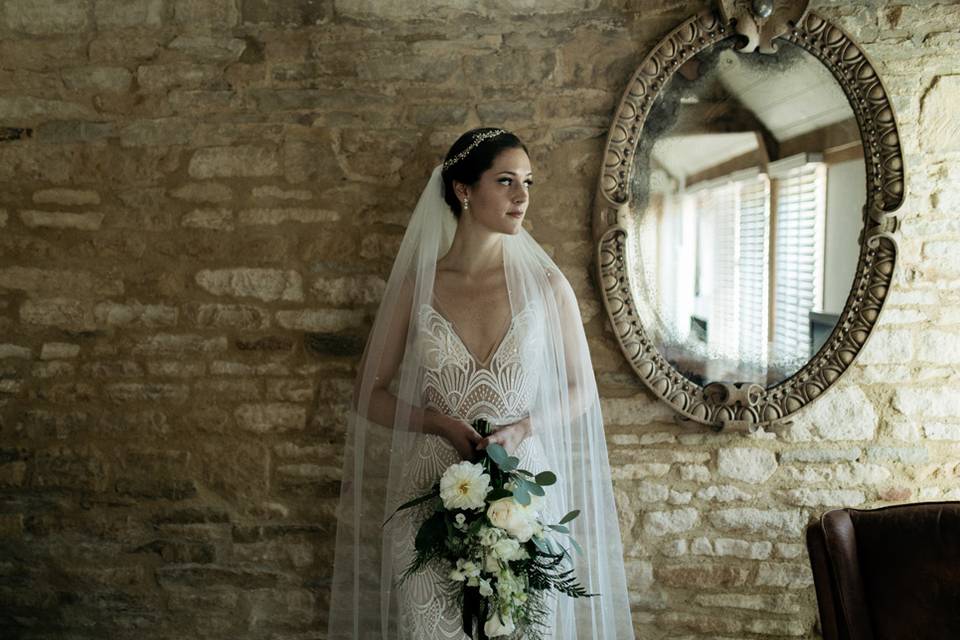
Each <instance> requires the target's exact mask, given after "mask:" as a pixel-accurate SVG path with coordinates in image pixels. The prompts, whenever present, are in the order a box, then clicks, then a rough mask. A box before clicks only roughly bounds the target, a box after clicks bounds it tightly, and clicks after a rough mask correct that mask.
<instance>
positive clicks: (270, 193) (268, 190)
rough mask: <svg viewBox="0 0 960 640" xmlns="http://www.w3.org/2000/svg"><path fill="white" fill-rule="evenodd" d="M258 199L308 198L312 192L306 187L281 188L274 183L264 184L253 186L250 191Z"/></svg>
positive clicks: (311, 196) (311, 195)
mask: <svg viewBox="0 0 960 640" xmlns="http://www.w3.org/2000/svg"><path fill="white" fill-rule="evenodd" d="M250 195H252V196H253V197H254V198H257V199H258V200H301V201H302V200H310V199H311V198H313V194H312V193H310V191H308V190H306V189H281V188H280V187H277V186H276V185H272V184H266V185H263V186H262V187H254V188H253V190H252V191H251V192H250Z"/></svg>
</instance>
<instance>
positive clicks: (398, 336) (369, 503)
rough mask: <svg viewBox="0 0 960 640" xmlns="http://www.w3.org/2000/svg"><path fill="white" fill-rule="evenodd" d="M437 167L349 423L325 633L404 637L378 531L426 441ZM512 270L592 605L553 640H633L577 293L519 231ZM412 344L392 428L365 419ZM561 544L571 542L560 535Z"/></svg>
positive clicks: (577, 602) (560, 499)
mask: <svg viewBox="0 0 960 640" xmlns="http://www.w3.org/2000/svg"><path fill="white" fill-rule="evenodd" d="M441 168H442V166H437V167H436V168H435V169H434V170H433V173H432V175H431V176H430V179H429V181H428V182H427V185H426V187H425V189H424V190H423V193H422V194H421V196H420V199H419V201H418V203H417V205H416V208H415V210H414V212H413V216H412V218H411V220H410V223H409V225H408V227H407V231H406V233H405V235H404V238H403V241H402V243H401V245H400V249H399V252H398V255H397V258H396V260H395V262H394V264H393V268H392V270H391V272H390V277H389V280H388V282H387V286H386V290H385V293H384V296H383V299H382V301H381V303H380V306H379V309H378V311H377V315H376V319H375V321H374V324H373V328H372V330H371V332H370V335H369V337H368V339H367V344H366V348H365V349H364V354H363V358H362V360H361V364H360V367H359V371H358V374H357V379H356V388H355V393H354V403H353V407H352V411H351V413H350V415H349V422H348V425H347V439H346V447H345V450H344V458H343V473H342V485H341V493H340V502H339V506H338V508H337V537H336V547H335V558H334V572H333V579H332V583H331V598H330V610H329V611H330V614H329V626H328V638H330V639H331V640H334V639H336V640H341V639H347V638H349V639H352V640H357V639H367V638H370V639H373V638H377V639H381V638H382V639H386V638H399V637H403V634H402V629H398V626H397V597H396V593H397V589H398V588H403V587H396V586H395V582H396V579H397V577H398V576H396V575H395V574H394V571H393V569H392V567H393V562H392V560H393V558H392V557H391V553H392V551H391V546H392V545H391V544H390V542H391V541H390V535H391V528H390V526H389V525H388V526H387V527H386V528H384V527H382V524H383V522H384V521H385V520H387V518H388V517H389V516H390V514H392V513H393V511H394V510H395V509H396V507H397V506H398V505H399V502H398V495H397V491H396V489H397V487H398V484H399V479H400V478H401V477H402V470H403V465H404V462H405V461H406V460H407V459H408V455H409V454H410V452H411V451H412V447H413V446H414V444H415V443H416V442H417V438H421V437H424V436H423V434H422V433H419V432H418V428H417V427H416V426H415V425H418V424H420V421H419V419H418V418H419V416H420V415H422V413H421V412H422V411H423V410H422V408H421V404H422V402H421V398H420V397H419V385H420V369H421V362H420V361H419V355H418V354H417V353H416V350H415V349H414V348H412V344H413V341H414V338H415V336H416V332H417V322H416V317H417V310H418V309H420V308H421V306H422V305H424V304H428V303H429V301H430V296H431V293H432V291H433V285H434V278H435V275H436V265H437V260H438V258H439V257H442V256H443V255H444V254H445V253H446V252H447V251H448V250H449V248H450V244H451V242H452V239H453V234H454V232H455V231H456V219H455V218H454V216H453V215H452V213H451V211H450V209H449V207H448V206H447V204H446V203H445V202H444V199H443V182H442V178H441ZM503 256H504V272H505V275H506V280H507V288H508V291H509V297H510V307H511V310H512V312H513V313H514V314H517V313H518V312H519V311H520V310H521V309H524V308H525V307H526V306H527V305H528V304H530V303H532V304H534V305H536V308H538V309H541V310H542V314H541V315H542V319H541V320H542V323H543V324H542V326H541V330H542V335H543V336H544V337H545V340H544V344H545V348H544V349H542V353H541V354H540V356H541V357H540V358H539V360H538V361H537V362H536V363H527V366H533V367H536V369H535V375H536V376H537V379H538V385H537V391H536V396H535V399H534V401H533V403H532V408H531V411H530V421H531V426H532V429H533V430H534V431H535V432H536V433H537V434H538V436H539V437H540V439H541V441H542V442H543V444H544V448H545V451H546V455H547V459H548V468H549V469H551V470H552V471H554V472H555V473H556V475H557V477H558V482H557V484H556V485H555V486H554V487H551V489H553V492H552V495H553V499H554V500H555V501H556V503H557V504H556V510H555V512H556V513H566V512H567V511H569V510H571V509H579V510H580V512H581V513H580V516H579V517H577V518H576V519H575V520H574V521H573V522H572V534H573V536H574V537H575V539H576V540H577V541H578V542H579V543H580V544H581V546H582V547H583V550H584V553H583V554H582V555H579V554H577V553H573V556H574V558H575V559H576V567H575V568H576V571H577V574H578V576H579V578H580V581H581V583H582V584H583V585H584V587H585V588H586V590H587V591H588V592H591V593H599V594H601V595H600V596H599V597H596V598H578V599H571V598H567V597H566V596H561V598H560V600H559V606H558V609H557V622H556V636H555V637H556V638H557V639H558V640H570V639H573V638H579V639H581V640H585V639H593V640H599V639H609V640H614V639H616V640H628V639H631V638H633V637H634V635H633V627H632V623H631V615H630V604H629V598H628V594H627V586H626V579H625V573H624V565H623V553H622V543H621V537H620V530H619V527H618V519H617V510H616V505H615V503H614V498H613V490H612V484H611V478H610V468H609V462H608V458H607V447H606V441H605V439H604V432H603V421H602V417H601V413H600V401H599V397H598V395H597V386H596V381H595V378H594V374H593V369H592V367H591V364H590V356H589V352H588V350H587V342H586V337H585V335H584V331H583V324H582V321H581V318H580V314H579V309H578V306H577V303H576V299H575V297H574V294H573V290H572V289H571V287H570V284H569V283H568V282H567V280H566V278H565V277H564V276H563V274H562V273H561V272H560V270H559V269H558V268H557V266H556V264H554V262H553V261H552V260H551V259H550V257H549V256H547V254H546V253H545V252H544V251H543V249H541V247H540V246H539V245H538V244H537V242H536V241H535V240H534V239H533V238H532V237H531V236H530V235H529V234H528V233H527V231H526V230H521V231H520V233H519V234H517V235H514V236H505V237H504V251H503ZM397 340H402V341H405V342H404V344H405V348H404V350H403V354H404V355H403V359H402V361H401V364H400V366H399V368H398V372H397V374H396V376H395V378H394V379H393V380H392V382H391V387H390V389H391V390H392V391H393V392H394V393H395V395H396V397H397V399H398V402H397V405H396V406H397V408H396V411H395V415H394V418H393V424H392V425H388V426H383V425H381V424H377V423H375V422H373V421H372V419H370V418H369V415H370V414H369V413H368V411H369V409H370V406H371V403H370V400H371V394H372V391H373V389H374V382H375V378H376V375H377V371H378V370H379V369H380V366H381V364H382V358H383V357H384V355H383V354H384V353H386V352H387V351H388V349H387V347H388V346H390V345H391V341H397ZM560 541H563V539H562V538H561V539H560Z"/></svg>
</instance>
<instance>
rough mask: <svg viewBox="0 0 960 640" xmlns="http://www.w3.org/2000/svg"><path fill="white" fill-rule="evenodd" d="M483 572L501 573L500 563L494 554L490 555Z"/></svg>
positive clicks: (484, 564) (485, 561)
mask: <svg viewBox="0 0 960 640" xmlns="http://www.w3.org/2000/svg"><path fill="white" fill-rule="evenodd" d="M483 570H484V571H486V572H487V573H497V572H498V571H500V561H499V560H497V556H495V555H493V553H492V552H491V553H488V554H487V557H486V559H485V560H484V563H483Z"/></svg>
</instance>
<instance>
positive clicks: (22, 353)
mask: <svg viewBox="0 0 960 640" xmlns="http://www.w3.org/2000/svg"><path fill="white" fill-rule="evenodd" d="M31 357H33V351H31V350H30V347H24V346H21V345H19V344H10V343H7V344H0V359H2V358H23V359H26V360H29V359H30V358H31Z"/></svg>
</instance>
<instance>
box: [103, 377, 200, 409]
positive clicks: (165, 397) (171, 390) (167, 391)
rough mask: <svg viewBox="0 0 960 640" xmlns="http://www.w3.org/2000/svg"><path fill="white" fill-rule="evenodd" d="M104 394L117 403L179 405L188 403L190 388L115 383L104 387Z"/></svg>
mask: <svg viewBox="0 0 960 640" xmlns="http://www.w3.org/2000/svg"><path fill="white" fill-rule="evenodd" d="M104 394H105V395H106V397H107V398H109V399H110V400H111V401H112V402H115V403H126V402H162V403H164V404H171V405H179V404H183V403H184V402H186V401H187V398H188V397H189V396H190V387H188V386H187V385H185V384H170V383H160V382H149V383H140V382H115V383H112V384H107V385H105V386H104Z"/></svg>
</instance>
